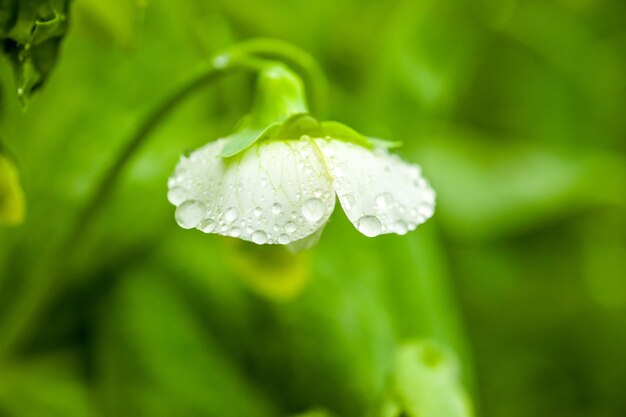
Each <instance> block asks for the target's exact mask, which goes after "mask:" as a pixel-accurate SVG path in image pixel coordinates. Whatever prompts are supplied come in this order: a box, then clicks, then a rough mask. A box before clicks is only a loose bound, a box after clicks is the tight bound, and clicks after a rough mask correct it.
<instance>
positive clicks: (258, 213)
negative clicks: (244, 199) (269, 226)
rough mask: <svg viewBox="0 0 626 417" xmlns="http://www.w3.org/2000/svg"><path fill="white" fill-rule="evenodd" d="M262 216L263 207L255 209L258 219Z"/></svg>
mask: <svg viewBox="0 0 626 417" xmlns="http://www.w3.org/2000/svg"><path fill="white" fill-rule="evenodd" d="M261 214H263V209H261V207H257V208H255V209H254V215H255V216H256V217H260V216H261Z"/></svg>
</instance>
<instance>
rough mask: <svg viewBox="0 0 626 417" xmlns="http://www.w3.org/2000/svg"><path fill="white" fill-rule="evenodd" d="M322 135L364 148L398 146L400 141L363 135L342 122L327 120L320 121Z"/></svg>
mask: <svg viewBox="0 0 626 417" xmlns="http://www.w3.org/2000/svg"><path fill="white" fill-rule="evenodd" d="M321 125H322V130H323V136H322V137H331V138H333V139H339V140H342V141H344V142H352V143H354V144H357V145H360V146H363V147H365V148H370V149H371V148H374V147H381V148H385V149H391V148H398V147H400V146H402V142H392V141H388V140H384V139H378V138H372V137H369V136H365V135H362V134H360V133H359V132H357V131H356V130H354V129H352V128H351V127H349V126H346V125H344V124H343V123H339V122H334V121H328V122H322V123H321Z"/></svg>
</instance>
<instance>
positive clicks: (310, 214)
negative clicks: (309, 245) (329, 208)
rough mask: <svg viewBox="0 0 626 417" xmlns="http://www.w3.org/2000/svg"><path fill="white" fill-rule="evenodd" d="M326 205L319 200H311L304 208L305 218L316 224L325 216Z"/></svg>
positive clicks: (305, 203) (306, 202)
mask: <svg viewBox="0 0 626 417" xmlns="http://www.w3.org/2000/svg"><path fill="white" fill-rule="evenodd" d="M325 211H326V210H325V209H324V204H323V203H322V202H321V201H320V200H318V199H317V198H309V199H308V200H307V201H305V202H304V205H303V206H302V214H303V215H304V218H305V219H307V220H308V221H309V222H311V223H315V222H316V221H318V220H319V219H321V218H322V217H323V216H324V212H325Z"/></svg>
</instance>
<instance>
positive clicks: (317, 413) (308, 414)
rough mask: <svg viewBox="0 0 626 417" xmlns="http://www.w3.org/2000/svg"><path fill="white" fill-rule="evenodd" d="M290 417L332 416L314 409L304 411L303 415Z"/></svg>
mask: <svg viewBox="0 0 626 417" xmlns="http://www.w3.org/2000/svg"><path fill="white" fill-rule="evenodd" d="M291 417H333V415H332V414H330V413H329V412H328V411H326V410H321V409H320V410H318V409H314V410H310V411H305V412H304V413H299V414H294V415H292V416H291Z"/></svg>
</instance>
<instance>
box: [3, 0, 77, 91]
mask: <svg viewBox="0 0 626 417" xmlns="http://www.w3.org/2000/svg"><path fill="white" fill-rule="evenodd" d="M1 1H2V3H0V6H2V8H1V10H2V11H0V42H1V43H2V50H3V52H4V54H5V55H6V56H7V57H8V58H9V61H10V62H11V64H12V65H13V69H14V71H15V78H16V85H17V94H18V96H19V97H20V99H22V101H23V102H25V101H26V100H27V99H28V98H29V97H30V95H31V94H32V93H33V92H34V91H36V90H37V89H38V88H40V87H41V86H42V85H44V83H45V82H46V80H47V79H48V77H49V76H50V73H51V71H52V69H53V68H54V66H55V64H56V60H57V57H58V54H59V47H60V44H61V40H62V39H63V37H64V36H65V33H66V31H67V20H68V10H69V0H24V1H19V2H15V1H11V0H1Z"/></svg>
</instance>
